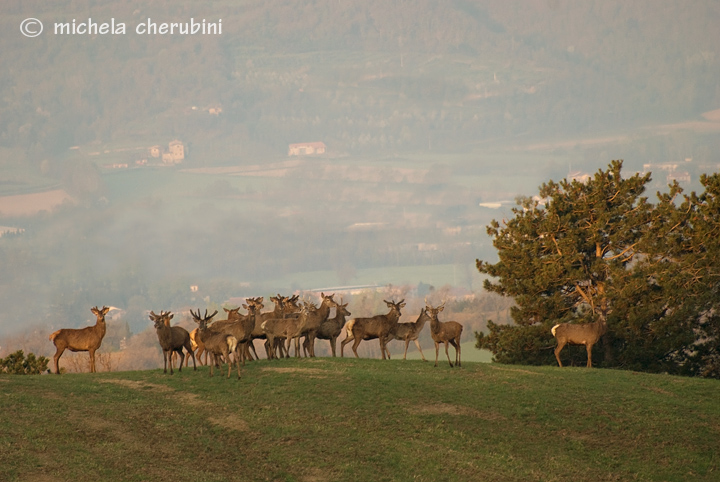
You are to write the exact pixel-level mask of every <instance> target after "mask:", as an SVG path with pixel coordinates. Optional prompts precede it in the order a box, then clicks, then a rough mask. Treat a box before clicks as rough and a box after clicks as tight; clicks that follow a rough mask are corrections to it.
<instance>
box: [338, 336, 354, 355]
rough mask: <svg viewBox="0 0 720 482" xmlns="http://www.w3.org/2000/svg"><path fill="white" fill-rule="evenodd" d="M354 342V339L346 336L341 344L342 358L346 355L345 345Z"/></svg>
mask: <svg viewBox="0 0 720 482" xmlns="http://www.w3.org/2000/svg"><path fill="white" fill-rule="evenodd" d="M351 341H353V338H350V337H349V336H346V337H345V339H344V340H343V341H341V342H340V357H341V358H343V357H344V356H345V355H344V353H343V351H344V349H345V345H347V344H348V343H350V342H351Z"/></svg>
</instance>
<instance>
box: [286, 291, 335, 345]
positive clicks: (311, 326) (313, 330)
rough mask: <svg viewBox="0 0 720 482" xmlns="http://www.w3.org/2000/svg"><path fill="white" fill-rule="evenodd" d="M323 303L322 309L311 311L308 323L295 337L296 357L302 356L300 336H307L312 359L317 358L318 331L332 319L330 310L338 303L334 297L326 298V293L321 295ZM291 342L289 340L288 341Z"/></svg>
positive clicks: (328, 296) (321, 304)
mask: <svg viewBox="0 0 720 482" xmlns="http://www.w3.org/2000/svg"><path fill="white" fill-rule="evenodd" d="M320 296H321V298H322V302H321V303H320V308H318V309H317V310H312V309H311V310H309V312H308V315H307V321H306V322H305V324H304V325H303V328H302V330H301V332H300V333H299V334H298V336H297V337H295V338H296V339H295V356H296V357H299V356H300V336H302V335H305V338H307V345H308V352H309V353H310V356H311V357H314V356H315V338H316V337H317V331H318V329H319V328H320V326H321V325H322V324H323V323H325V322H326V321H327V319H328V318H329V317H330V308H332V307H334V306H337V305H338V304H337V302H336V301H335V300H333V296H335V295H334V294H333V295H327V296H325V293H320ZM288 341H289V340H288ZM289 346H290V344H289V343H288V347H289ZM289 355H290V353H288V356H289Z"/></svg>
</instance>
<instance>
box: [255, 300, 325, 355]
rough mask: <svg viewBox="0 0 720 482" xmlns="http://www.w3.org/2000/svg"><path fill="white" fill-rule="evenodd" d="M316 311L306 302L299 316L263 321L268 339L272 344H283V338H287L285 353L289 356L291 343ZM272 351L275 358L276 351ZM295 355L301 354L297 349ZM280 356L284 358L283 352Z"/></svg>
mask: <svg viewBox="0 0 720 482" xmlns="http://www.w3.org/2000/svg"><path fill="white" fill-rule="evenodd" d="M314 311H316V309H314V310H313V309H312V307H311V305H310V304H305V306H303V307H302V308H301V309H300V313H299V316H297V317H292V318H270V319H269V320H265V321H263V323H262V325H261V326H262V329H263V331H264V332H265V334H266V336H267V341H268V343H269V344H270V346H277V345H282V343H283V340H287V347H286V348H285V353H286V354H287V357H289V356H290V344H291V342H292V340H293V339H294V338H299V337H300V334H301V333H302V330H303V329H304V328H305V326H306V325H307V323H308V320H309V319H310V314H311V313H312V312H314ZM296 350H297V346H296ZM270 353H271V355H272V357H273V358H274V357H275V351H274V350H272V351H271V352H270ZM295 355H296V356H299V354H298V352H297V351H296V353H295ZM278 356H279V358H282V357H283V356H282V352H280V353H279V355H278Z"/></svg>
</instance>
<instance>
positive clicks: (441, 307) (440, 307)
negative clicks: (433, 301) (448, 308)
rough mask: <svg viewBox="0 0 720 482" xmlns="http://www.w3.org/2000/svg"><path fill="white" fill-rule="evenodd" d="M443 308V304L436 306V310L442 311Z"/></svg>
mask: <svg viewBox="0 0 720 482" xmlns="http://www.w3.org/2000/svg"><path fill="white" fill-rule="evenodd" d="M444 309H445V307H444V306H438V308H437V310H438V311H442V310H444Z"/></svg>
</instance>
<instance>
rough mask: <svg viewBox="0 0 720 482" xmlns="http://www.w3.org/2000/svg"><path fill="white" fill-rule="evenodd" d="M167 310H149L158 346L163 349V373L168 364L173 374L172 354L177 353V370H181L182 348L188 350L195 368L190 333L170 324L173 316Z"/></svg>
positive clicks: (183, 356) (183, 358) (183, 357)
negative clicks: (178, 358)
mask: <svg viewBox="0 0 720 482" xmlns="http://www.w3.org/2000/svg"><path fill="white" fill-rule="evenodd" d="M174 316H175V315H173V314H172V313H170V312H169V311H168V312H167V313H165V312H164V311H161V312H160V314H159V315H156V314H155V312H154V311H151V312H150V320H152V322H153V323H154V324H155V331H156V332H157V336H158V341H159V342H160V347H161V348H162V350H163V362H164V365H163V373H167V366H168V364H169V365H170V375H172V374H173V364H172V358H171V357H172V354H173V353H177V354H178V355H179V356H180V364H179V365H178V371H179V372H181V371H182V365H183V361H184V360H185V354H184V353H183V348H185V349H186V350H187V352H188V358H190V357H192V360H193V368H194V369H195V370H197V365H196V364H195V353H194V352H193V349H192V348H193V347H192V342H191V341H190V333H188V331H187V330H186V329H185V328H183V327H182V326H170V320H171V319H172V318H173V317H174Z"/></svg>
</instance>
